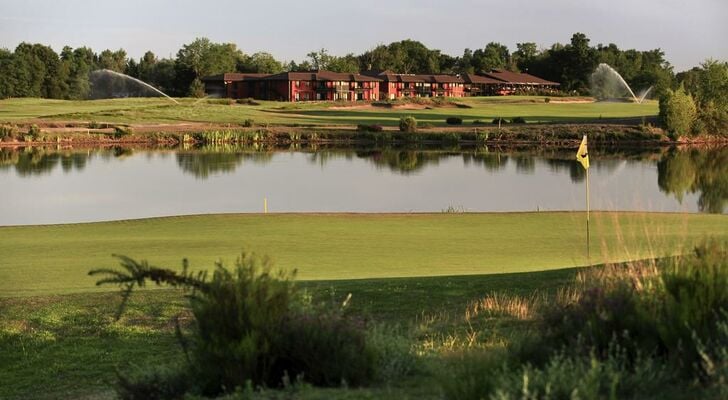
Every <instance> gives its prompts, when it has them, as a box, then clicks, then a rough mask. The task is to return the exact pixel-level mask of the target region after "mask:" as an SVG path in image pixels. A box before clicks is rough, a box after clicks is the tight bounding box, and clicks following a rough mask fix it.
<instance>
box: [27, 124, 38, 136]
mask: <svg viewBox="0 0 728 400" xmlns="http://www.w3.org/2000/svg"><path fill="white" fill-rule="evenodd" d="M27 135H28V136H30V137H31V138H33V140H35V139H38V137H40V128H39V127H38V125H35V124H33V125H31V126H30V127H28V134H27Z"/></svg>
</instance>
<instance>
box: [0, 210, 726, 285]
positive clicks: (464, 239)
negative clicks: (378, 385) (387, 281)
mask: <svg viewBox="0 0 728 400" xmlns="http://www.w3.org/2000/svg"><path fill="white" fill-rule="evenodd" d="M726 227H728V216H725V215H687V214H649V213H593V214H592V257H591V262H592V263H600V262H605V261H618V260H626V259H634V258H642V257H649V256H656V255H663V254H671V253H676V252H680V251H682V250H683V249H684V248H685V246H691V244H692V242H694V241H695V240H696V239H699V238H702V237H703V236H705V235H717V236H720V237H722V238H726V237H728V229H726ZM584 236H585V235H584V214H583V213H569V212H554V213H498V214H487V213H486V214H444V213H443V214H268V215H260V214H229V215H201V216H186V217H171V218H153V219H143V220H131V221H118V222H103V223H91V224H71V225H50V226H21V227H0V237H2V238H3V239H2V241H0V297H7V296H28V295H39V294H60V293H72V292H81V291H92V290H96V289H95V288H94V280H93V279H92V278H90V277H87V276H86V272H87V271H88V270H89V269H91V268H96V267H112V266H115V265H116V261H115V260H114V259H112V258H111V257H110V255H111V254H112V253H116V254H124V255H128V256H131V257H134V258H137V259H146V260H148V261H149V262H150V263H152V264H154V265H158V266H167V267H177V266H179V265H180V260H181V259H182V258H183V257H187V258H188V259H189V260H190V263H191V266H192V267H195V268H202V267H209V266H211V265H212V263H213V262H214V261H215V260H217V259H218V258H220V257H221V258H222V259H223V260H225V261H227V262H228V263H230V264H231V263H232V261H234V259H235V257H236V255H237V254H239V252H240V251H241V249H243V248H245V249H248V250H252V251H256V252H258V253H262V254H270V255H272V256H274V260H275V261H276V265H277V266H278V267H280V268H285V269H293V268H296V269H298V271H299V274H298V278H299V279H303V280H337V279H366V278H386V277H408V276H409V277H414V276H445V275H467V274H492V273H504V272H527V271H540V270H547V269H556V268H563V267H569V266H578V265H585V264H587V259H586V249H585V238H584Z"/></svg>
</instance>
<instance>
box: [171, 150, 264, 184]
mask: <svg viewBox="0 0 728 400" xmlns="http://www.w3.org/2000/svg"><path fill="white" fill-rule="evenodd" d="M273 154H274V153H272V152H241V151H240V150H239V149H238V150H236V151H219V150H217V149H209V148H208V149H201V150H195V151H190V152H179V153H176V154H175V157H176V158H177V165H179V167H180V169H182V171H183V172H185V173H188V174H192V175H194V176H195V177H196V178H202V179H204V178H208V177H209V176H210V175H214V174H218V173H232V172H234V171H235V170H236V169H237V168H238V167H239V166H240V165H241V164H242V163H243V161H246V160H247V161H252V162H253V163H256V164H267V163H269V162H270V161H271V160H272V159H273Z"/></svg>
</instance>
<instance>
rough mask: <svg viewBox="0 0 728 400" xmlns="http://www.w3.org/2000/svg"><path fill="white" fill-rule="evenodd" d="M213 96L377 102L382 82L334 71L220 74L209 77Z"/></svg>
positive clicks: (369, 77)
mask: <svg viewBox="0 0 728 400" xmlns="http://www.w3.org/2000/svg"><path fill="white" fill-rule="evenodd" d="M202 81H203V82H204V83H205V92H206V93H208V94H209V95H211V96H219V97H229V98H234V99H235V98H247V97H251V98H255V99H261V100H277V101H292V102H296V101H315V100H321V101H325V100H328V101H334V100H348V101H355V100H378V99H379V82H380V79H378V78H374V77H371V76H365V75H361V74H350V73H339V72H331V71H311V72H282V73H280V74H272V75H270V74H235V73H228V74H221V75H214V76H209V77H206V78H204V79H203V80H202Z"/></svg>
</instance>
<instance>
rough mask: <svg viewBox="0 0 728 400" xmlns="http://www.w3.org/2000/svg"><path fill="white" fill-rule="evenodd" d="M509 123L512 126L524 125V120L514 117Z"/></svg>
mask: <svg viewBox="0 0 728 400" xmlns="http://www.w3.org/2000/svg"><path fill="white" fill-rule="evenodd" d="M511 123H512V124H525V123H526V119H525V118H523V117H515V118H513V119H511Z"/></svg>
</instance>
